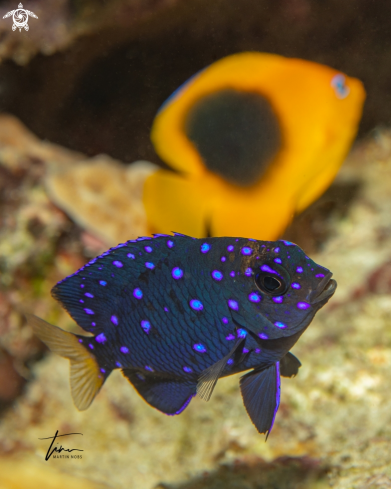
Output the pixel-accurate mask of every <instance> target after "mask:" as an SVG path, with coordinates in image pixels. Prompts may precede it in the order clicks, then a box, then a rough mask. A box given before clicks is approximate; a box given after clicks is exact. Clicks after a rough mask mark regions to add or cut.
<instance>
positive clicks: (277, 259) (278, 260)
mask: <svg viewBox="0 0 391 489" xmlns="http://www.w3.org/2000/svg"><path fill="white" fill-rule="evenodd" d="M274 263H282V261H281V260H280V258H274Z"/></svg>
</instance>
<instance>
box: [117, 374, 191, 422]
mask: <svg viewBox="0 0 391 489" xmlns="http://www.w3.org/2000/svg"><path fill="white" fill-rule="evenodd" d="M122 373H123V374H124V376H125V377H126V378H127V379H128V380H129V381H130V382H131V383H132V384H133V386H134V387H135V388H136V389H137V391H138V393H139V394H140V396H141V397H143V398H144V399H145V401H147V403H148V404H150V405H151V406H152V407H154V408H156V409H158V410H159V411H161V412H162V413H165V414H168V415H171V416H172V415H175V414H180V413H181V412H182V411H183V410H184V409H185V408H186V407H187V405H188V404H189V402H190V401H191V399H192V397H194V396H195V395H196V383H195V382H191V381H188V382H181V381H180V380H176V379H169V378H164V377H160V376H159V375H156V376H154V375H152V374H150V373H145V374H144V373H141V372H140V371H137V370H132V369H127V368H124V369H122Z"/></svg>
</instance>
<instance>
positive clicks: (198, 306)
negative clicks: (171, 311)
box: [190, 299, 204, 311]
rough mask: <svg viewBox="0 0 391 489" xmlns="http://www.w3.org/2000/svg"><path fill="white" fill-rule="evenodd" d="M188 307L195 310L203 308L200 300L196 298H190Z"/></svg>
mask: <svg viewBox="0 0 391 489" xmlns="http://www.w3.org/2000/svg"><path fill="white" fill-rule="evenodd" d="M190 307H191V308H192V309H194V310H195V311H202V309H203V308H204V306H203V304H202V302H201V301H199V300H198V299H192V300H191V301H190Z"/></svg>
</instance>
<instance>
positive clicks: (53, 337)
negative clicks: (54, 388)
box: [26, 314, 105, 411]
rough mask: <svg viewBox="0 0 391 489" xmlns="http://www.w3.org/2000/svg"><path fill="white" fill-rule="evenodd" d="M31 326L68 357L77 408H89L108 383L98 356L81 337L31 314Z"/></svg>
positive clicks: (56, 351)
mask: <svg viewBox="0 0 391 489" xmlns="http://www.w3.org/2000/svg"><path fill="white" fill-rule="evenodd" d="M26 318H27V321H28V324H29V325H30V326H31V327H32V328H33V331H34V333H35V335H36V336H38V338H39V339H40V340H41V341H42V342H43V343H45V345H46V346H48V347H49V348H50V350H51V351H52V352H54V353H57V355H60V356H62V357H64V358H68V359H69V360H70V362H71V365H70V383H71V393H72V398H73V402H74V403H75V405H76V407H77V409H79V410H80V411H84V410H85V409H87V408H88V407H89V405H90V404H91V402H92V401H93V400H94V398H95V396H96V395H97V394H98V392H99V390H100V388H101V387H102V385H103V382H104V381H105V377H104V375H103V374H102V373H101V372H100V368H99V365H98V362H97V360H96V358H95V356H94V355H93V354H92V353H90V352H89V351H87V349H86V348H85V347H84V346H83V344H82V343H79V341H78V338H77V336H75V335H74V334H72V333H68V332H67V331H64V330H62V329H60V328H58V327H57V326H53V325H52V324H49V323H47V322H46V321H44V320H43V319H40V318H38V317H36V316H32V315H31V314H28V315H26Z"/></svg>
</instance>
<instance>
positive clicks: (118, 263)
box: [113, 260, 124, 268]
mask: <svg viewBox="0 0 391 489" xmlns="http://www.w3.org/2000/svg"><path fill="white" fill-rule="evenodd" d="M113 265H115V266H116V267H117V268H122V267H123V266H124V265H123V263H122V262H120V261H118V260H115V261H113Z"/></svg>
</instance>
